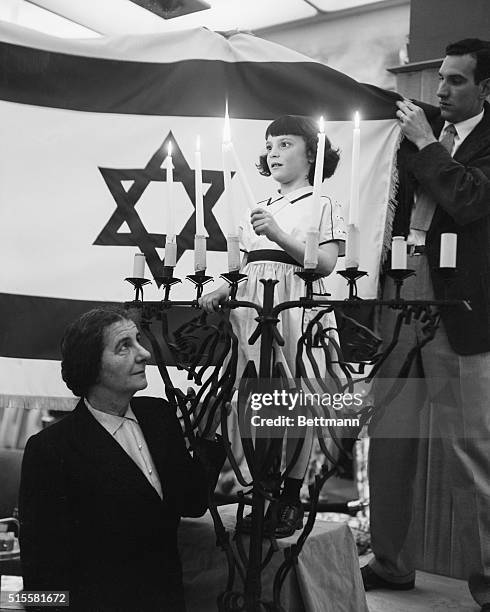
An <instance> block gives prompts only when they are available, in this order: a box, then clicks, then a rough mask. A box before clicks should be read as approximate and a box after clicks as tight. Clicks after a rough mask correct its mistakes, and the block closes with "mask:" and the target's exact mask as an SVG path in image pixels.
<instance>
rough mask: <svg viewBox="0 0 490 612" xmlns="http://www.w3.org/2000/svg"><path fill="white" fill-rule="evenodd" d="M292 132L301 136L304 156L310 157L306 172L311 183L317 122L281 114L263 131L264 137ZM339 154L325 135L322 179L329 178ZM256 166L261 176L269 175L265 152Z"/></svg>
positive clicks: (313, 174) (308, 118)
mask: <svg viewBox="0 0 490 612" xmlns="http://www.w3.org/2000/svg"><path fill="white" fill-rule="evenodd" d="M286 134H292V135H293V136H301V137H302V138H303V139H304V141H305V144H306V156H307V157H308V159H312V160H313V162H312V163H311V165H310V171H309V173H308V182H309V183H310V185H313V179H314V177H315V160H316V149H317V143H318V124H317V123H315V121H313V119H311V118H310V117H302V116H301V115H283V116H282V117H279V118H278V119H275V120H274V121H273V122H272V123H271V124H270V125H269V127H268V128H267V130H266V132H265V139H266V140H267V138H269V136H285V135H286ZM339 159H340V155H339V151H338V149H334V148H333V147H332V143H331V142H330V140H329V139H328V138H327V137H326V136H325V158H324V161H323V177H322V179H323V180H324V179H326V178H330V177H331V176H332V174H333V173H334V172H335V169H336V168H337V164H338V163H339ZM257 168H258V170H259V172H260V174H262V175H263V176H270V175H271V171H270V169H269V165H268V163H267V154H266V153H265V154H263V155H261V156H260V157H259V163H258V164H257Z"/></svg>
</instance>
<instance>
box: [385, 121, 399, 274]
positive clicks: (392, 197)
mask: <svg viewBox="0 0 490 612" xmlns="http://www.w3.org/2000/svg"><path fill="white" fill-rule="evenodd" d="M402 140H403V134H402V132H400V134H399V136H398V140H397V141H396V144H395V148H394V150H393V162H392V164H391V177H390V191H389V195H388V207H387V211H386V222H385V231H384V235H383V246H382V248H381V261H380V270H382V269H383V266H384V264H385V262H386V259H387V257H388V253H389V252H390V251H391V238H392V233H393V222H394V220H395V213H396V207H397V204H398V202H397V200H396V193H397V189H398V182H399V175H398V165H397V163H396V158H397V155H398V149H399V148H400V145H401V142H402Z"/></svg>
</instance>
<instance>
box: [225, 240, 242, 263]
mask: <svg viewBox="0 0 490 612" xmlns="http://www.w3.org/2000/svg"><path fill="white" fill-rule="evenodd" d="M226 246H227V252H228V271H229V272H237V271H238V270H240V242H239V239H238V236H232V235H228V236H227V237H226Z"/></svg>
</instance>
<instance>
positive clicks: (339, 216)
mask: <svg viewBox="0 0 490 612" xmlns="http://www.w3.org/2000/svg"><path fill="white" fill-rule="evenodd" d="M322 206H323V210H322V217H321V220H320V228H319V230H320V245H322V244H326V243H327V242H332V241H333V240H335V241H339V256H342V255H345V238H346V233H345V224H344V216H343V212H342V207H341V206H340V204H339V203H338V202H335V201H332V200H331V199H330V198H329V197H327V196H322Z"/></svg>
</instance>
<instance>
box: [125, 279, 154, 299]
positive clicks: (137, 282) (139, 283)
mask: <svg viewBox="0 0 490 612" xmlns="http://www.w3.org/2000/svg"><path fill="white" fill-rule="evenodd" d="M124 280H125V281H127V282H128V283H130V284H131V285H133V287H134V293H135V295H134V301H135V302H142V301H143V286H144V285H148V284H149V283H151V280H149V279H148V278H139V277H134V276H129V277H128V278H125V279H124Z"/></svg>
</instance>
